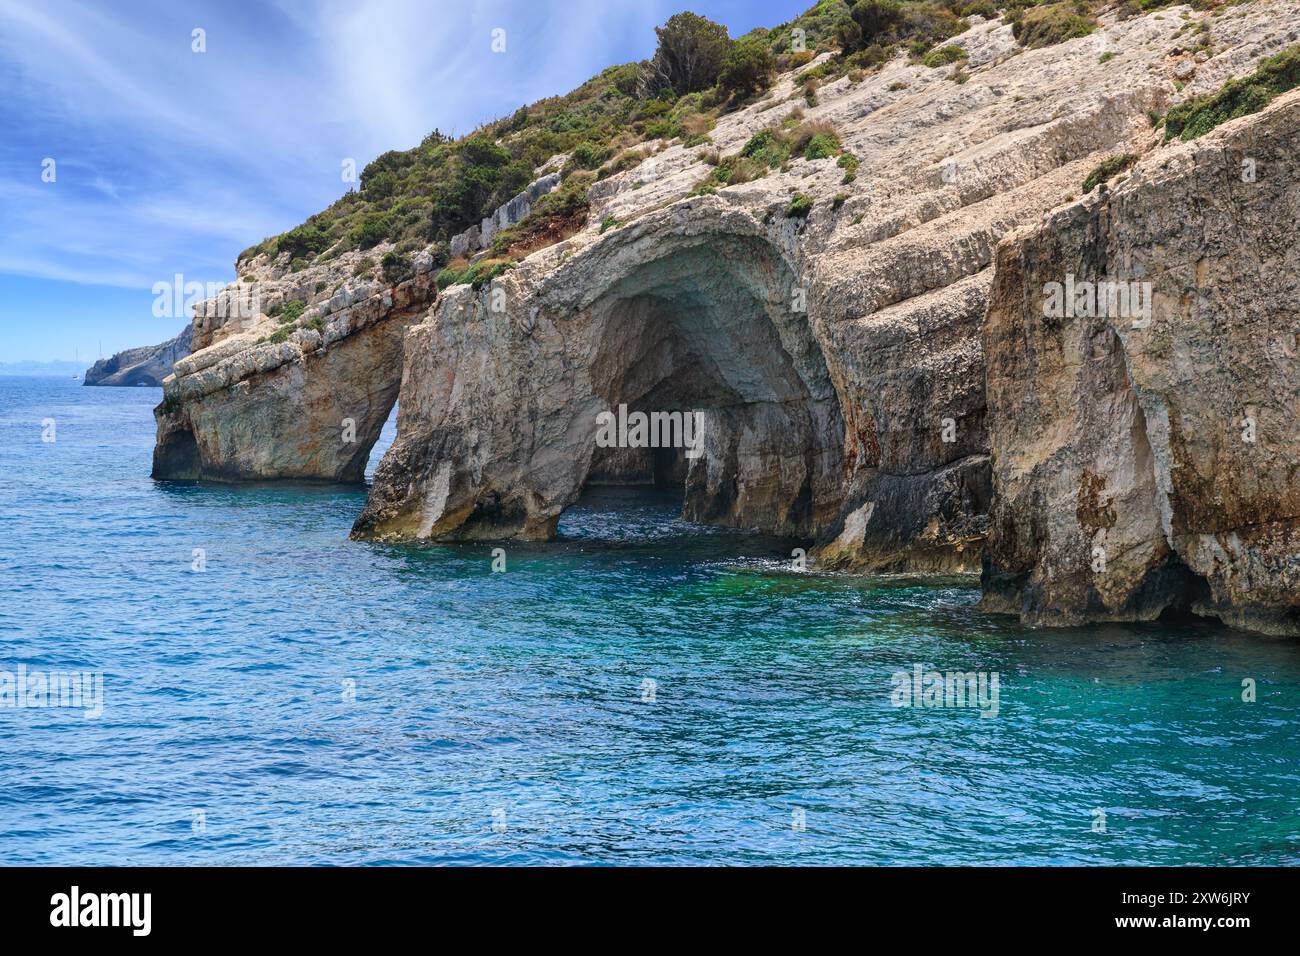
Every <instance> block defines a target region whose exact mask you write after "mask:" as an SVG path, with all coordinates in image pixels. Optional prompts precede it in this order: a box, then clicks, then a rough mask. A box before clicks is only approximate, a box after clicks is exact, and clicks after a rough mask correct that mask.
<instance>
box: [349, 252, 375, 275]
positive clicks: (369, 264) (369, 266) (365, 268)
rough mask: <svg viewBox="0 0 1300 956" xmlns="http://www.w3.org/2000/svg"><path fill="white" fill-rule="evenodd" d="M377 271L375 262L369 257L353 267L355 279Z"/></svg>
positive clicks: (359, 260)
mask: <svg viewBox="0 0 1300 956" xmlns="http://www.w3.org/2000/svg"><path fill="white" fill-rule="evenodd" d="M374 270H375V260H374V259H371V258H370V257H369V256H362V257H361V258H360V259H358V260H357V264H356V265H355V266H353V267H352V275H353V277H354V278H355V277H359V276H364V275H369V274H370V273H371V272H373V271H374Z"/></svg>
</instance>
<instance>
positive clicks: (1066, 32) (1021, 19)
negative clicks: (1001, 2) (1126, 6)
mask: <svg viewBox="0 0 1300 956" xmlns="http://www.w3.org/2000/svg"><path fill="white" fill-rule="evenodd" d="M1096 29H1097V21H1096V20H1094V19H1092V17H1091V16H1090V15H1089V13H1088V8H1087V7H1086V6H1085V5H1084V4H1083V3H1082V2H1077V0H1072V2H1066V3H1049V4H1047V5H1046V6H1041V7H1031V8H1030V9H1028V10H1024V11H1023V12H1017V13H1015V14H1013V18H1012V22H1011V33H1012V35H1013V36H1014V37H1015V38H1016V42H1017V43H1019V44H1020V45H1021V46H1025V47H1030V48H1036V47H1044V46H1052V45H1053V44H1056V43H1063V42H1065V41H1066V40H1073V39H1074V38H1075V37H1086V36H1087V35H1088V34H1090V33H1092V32H1093V31H1094V30H1096Z"/></svg>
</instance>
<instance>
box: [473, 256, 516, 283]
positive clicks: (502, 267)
mask: <svg viewBox="0 0 1300 956" xmlns="http://www.w3.org/2000/svg"><path fill="white" fill-rule="evenodd" d="M514 265H515V264H514V263H513V262H511V261H510V260H509V259H480V260H479V261H478V262H476V263H474V264H473V265H472V266H470V267H469V268H468V269H466V270H465V272H464V274H463V275H462V276H461V277H460V281H461V282H468V283H469V284H470V286H472V287H473V288H474V289H475V290H478V289H481V288H483V287H484V286H485V285H487V284H488V283H489V282H491V281H492V280H493V279H495V278H496V277H497V276H499V275H501V273H503V272H505V271H506V270H507V269H513V268H514Z"/></svg>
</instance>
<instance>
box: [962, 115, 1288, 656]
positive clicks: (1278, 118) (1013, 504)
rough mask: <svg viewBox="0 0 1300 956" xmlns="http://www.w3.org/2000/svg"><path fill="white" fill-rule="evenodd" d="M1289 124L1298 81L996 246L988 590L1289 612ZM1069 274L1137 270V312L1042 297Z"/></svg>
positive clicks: (1066, 599)
mask: <svg viewBox="0 0 1300 956" xmlns="http://www.w3.org/2000/svg"><path fill="white" fill-rule="evenodd" d="M1297 144H1300V92H1297V93H1291V94H1288V95H1286V96H1285V97H1283V98H1281V99H1279V100H1278V101H1277V102H1276V103H1274V104H1273V105H1272V106H1271V107H1269V108H1268V109H1267V110H1265V111H1264V112H1263V113H1260V114H1257V115H1255V116H1250V117H1246V118H1243V119H1239V120H1236V121H1233V122H1232V123H1230V124H1227V125H1225V126H1223V127H1220V128H1219V129H1218V130H1216V131H1214V132H1212V133H1210V134H1209V135H1207V136H1204V137H1203V138H1201V139H1198V140H1196V141H1194V142H1191V143H1188V144H1182V145H1178V146H1176V147H1173V148H1171V149H1169V150H1167V151H1163V152H1161V153H1160V154H1159V155H1158V156H1154V157H1151V158H1150V159H1149V160H1147V161H1145V162H1143V163H1142V164H1141V165H1140V166H1139V167H1138V168H1137V169H1136V170H1135V172H1134V173H1133V175H1132V176H1131V177H1130V178H1129V179H1127V180H1126V181H1124V182H1123V183H1122V185H1120V186H1118V188H1116V189H1115V190H1114V191H1113V192H1110V193H1109V194H1106V195H1092V196H1089V197H1088V198H1086V199H1085V200H1083V201H1081V202H1079V203H1077V204H1075V205H1073V206H1070V207H1068V208H1066V209H1064V210H1061V211H1060V212H1058V213H1056V214H1055V215H1053V216H1052V217H1051V218H1050V219H1049V220H1048V221H1047V222H1045V223H1044V224H1043V225H1042V226H1040V227H1037V228H1034V229H1032V230H1029V231H1028V232H1025V233H1022V234H1020V235H1017V236H1016V237H1014V238H1012V239H1009V240H1008V241H1007V242H1006V243H1004V244H1003V245H1002V246H1001V247H1000V248H999V250H998V259H997V277H996V280H995V282H994V287H993V294H992V299H991V302H990V306H989V314H988V320H987V324H986V327H985V332H984V349H985V356H986V361H987V363H988V401H989V412H988V422H989V432H990V435H991V437H992V442H993V457H994V462H995V467H994V472H993V474H994V491H995V497H994V506H993V511H992V529H991V531H992V533H991V537H990V541H989V546H988V552H987V560H986V566H985V570H984V587H985V593H986V597H985V606H986V607H988V608H991V609H994V610H1005V611H1011V612H1015V613H1018V614H1020V616H1021V617H1022V618H1023V619H1024V620H1026V621H1029V622H1035V623H1038V622H1041V623H1047V624H1060V623H1073V622H1079V621H1123V620H1145V619H1150V618H1153V617H1155V616H1157V615H1159V614H1160V613H1162V612H1163V611H1166V610H1168V609H1182V610H1188V611H1193V612H1195V613H1198V614H1205V615H1213V616H1217V617H1219V618H1221V619H1222V620H1224V621H1226V622H1228V623H1231V624H1234V625H1237V626H1240V627H1246V628H1252V629H1255V630H1261V631H1266V632H1269V633H1275V634H1291V635H1295V634H1300V434H1298V433H1297V424H1298V423H1300V363H1298V362H1297V358H1300V349H1298V346H1300V341H1298V340H1297V335H1298V334H1300V243H1298V242H1297V239H1298V238H1300V237H1298V236H1297V224H1298V223H1300V152H1298V151H1297ZM1067 276H1072V277H1073V278H1072V280H1071V281H1072V282H1073V283H1074V284H1075V286H1076V288H1078V287H1079V286H1080V285H1081V284H1082V283H1085V282H1091V283H1096V282H1099V281H1106V282H1123V283H1128V282H1136V283H1149V288H1150V290H1151V292H1152V293H1153V298H1152V302H1153V307H1152V309H1151V311H1150V315H1149V317H1148V316H1146V315H1144V314H1143V313H1142V312H1140V311H1138V310H1133V309H1130V310H1128V312H1127V313H1126V314H1114V313H1116V312H1121V311H1123V310H1121V309H1118V308H1114V309H1112V308H1110V307H1105V308H1104V309H1101V310H1100V311H1106V312H1108V313H1111V314H1107V315H1100V316H1098V315H1086V314H1085V315H1076V316H1075V317H1069V316H1065V317H1051V316H1045V315H1044V300H1045V297H1046V293H1047V292H1049V291H1051V287H1050V286H1048V284H1049V283H1062V284H1064V283H1065V281H1066V277H1067ZM1084 288H1085V289H1086V287H1084ZM1077 311H1078V310H1077V309H1076V312H1077Z"/></svg>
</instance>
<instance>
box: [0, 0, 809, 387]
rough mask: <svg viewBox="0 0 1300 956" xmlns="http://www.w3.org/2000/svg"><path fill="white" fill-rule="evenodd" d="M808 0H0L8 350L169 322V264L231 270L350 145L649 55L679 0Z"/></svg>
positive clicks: (317, 198) (456, 117) (784, 4)
mask: <svg viewBox="0 0 1300 956" xmlns="http://www.w3.org/2000/svg"><path fill="white" fill-rule="evenodd" d="M812 2H813V0H260V2H253V0H211V2H210V0H99V2H97V3H89V2H77V0H0V362H14V361H21V360H34V361H51V360H72V359H77V360H81V361H84V362H85V364H87V365H89V364H90V362H91V361H93V360H94V359H96V358H98V357H100V356H101V355H104V356H107V355H110V354H112V353H113V352H116V351H119V350H121V349H124V348H130V347H134V346H139V345H152V344H156V343H158V342H162V341H164V340H166V339H168V338H171V337H172V336H173V335H175V334H176V333H177V332H178V331H180V329H181V328H182V327H183V326H184V325H185V322H186V320H185V319H184V318H180V317H177V316H176V315H171V316H168V317H165V318H158V317H155V316H154V314H153V312H154V308H153V307H154V302H155V294H154V292H153V287H154V285H155V283H158V282H169V283H170V282H173V281H174V280H173V277H174V276H175V275H177V274H180V275H181V276H183V281H184V282H193V281H198V282H202V283H205V284H206V283H208V282H216V283H219V284H225V283H227V282H230V281H232V280H233V279H234V278H235V276H234V260H235V257H236V256H237V255H238V254H239V253H240V251H242V250H243V249H245V248H247V247H248V246H251V245H254V244H255V243H257V242H260V241H261V240H262V239H263V238H265V237H266V236H271V235H276V234H278V233H280V232H283V231H284V230H286V229H288V228H291V227H293V226H295V225H297V224H298V223H300V222H302V221H303V220H304V219H306V218H307V217H308V216H309V215H311V214H312V213H314V212H318V211H320V210H321V209H323V208H325V207H326V206H328V205H329V204H330V203H331V202H333V201H334V200H335V199H337V198H338V197H339V196H340V195H341V194H342V193H343V192H345V191H346V189H347V187H348V184H347V183H345V182H344V180H343V176H342V169H343V163H344V161H345V160H349V159H351V160H354V161H355V164H356V166H355V168H356V169H357V170H360V169H362V168H363V167H364V166H365V164H366V163H367V162H369V161H370V160H371V159H373V158H374V157H375V156H377V155H379V154H380V153H382V152H385V151H387V150H389V149H405V148H409V147H411V146H415V145H416V144H418V143H419V142H420V140H421V139H423V138H424V137H425V136H426V135H427V134H428V133H429V132H430V131H431V130H433V129H434V128H438V129H441V130H442V131H443V132H444V133H450V134H453V135H461V134H464V133H467V132H469V131H470V130H472V129H474V128H475V127H476V126H478V125H480V124H481V123H483V122H487V121H489V120H492V119H495V118H497V117H500V116H504V115H507V114H509V113H512V112H514V110H515V109H516V108H517V107H519V106H521V105H523V104H525V103H530V102H533V101H535V100H538V99H541V98H543V97H546V96H552V95H556V94H561V93H567V92H568V91H569V90H571V89H573V88H574V87H576V86H578V85H580V84H581V83H582V82H583V81H585V80H586V79H588V78H589V77H591V76H593V75H595V74H596V73H598V72H600V70H602V69H604V68H605V67H606V66H609V65H612V64H615V63H625V62H628V61H631V60H640V59H645V58H647V57H649V56H650V55H651V54H652V53H653V52H654V45H655V34H654V27H655V26H656V25H659V24H662V23H663V22H664V21H665V20H667V19H668V17H669V16H671V15H672V14H673V13H677V12H680V10H682V9H690V10H693V11H694V12H696V13H699V14H702V15H704V16H708V17H710V18H712V19H714V20H717V21H718V22H720V23H723V24H725V25H726V26H727V27H728V29H729V30H730V32H731V35H732V36H733V37H734V36H740V35H741V34H743V33H745V32H747V31H749V30H750V29H752V28H753V27H756V26H767V27H771V26H776V25H777V24H779V23H782V22H784V21H786V20H789V19H791V18H792V17H794V16H796V15H797V14H799V13H801V12H802V11H803V10H804V9H806V8H807V7H809V6H811V5H812ZM497 29H501V30H504V31H505V34H504V40H505V51H504V52H502V53H495V52H493V49H492V46H493V31H494V30H497ZM196 30H201V31H203V32H202V34H201V35H200V40H201V42H200V40H196V38H195V32H194V31H196ZM498 45H499V44H498ZM197 46H203V47H205V49H204V50H203V51H202V52H196V50H195V47H197Z"/></svg>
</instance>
